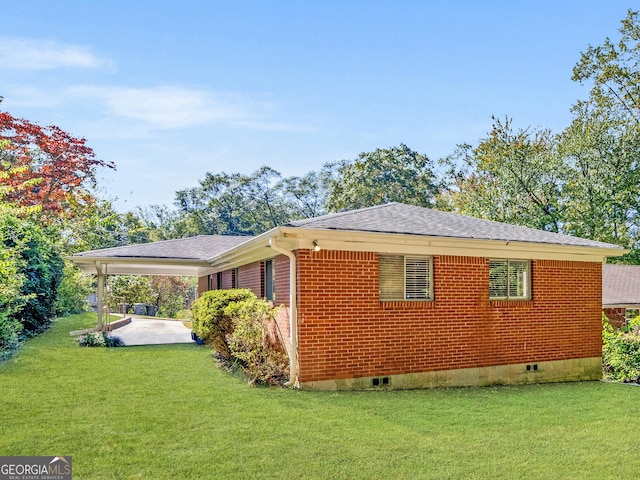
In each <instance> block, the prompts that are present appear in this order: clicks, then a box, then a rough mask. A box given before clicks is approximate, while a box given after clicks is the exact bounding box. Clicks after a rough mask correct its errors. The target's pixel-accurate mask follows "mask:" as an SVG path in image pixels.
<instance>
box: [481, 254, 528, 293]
mask: <svg viewBox="0 0 640 480" xmlns="http://www.w3.org/2000/svg"><path fill="white" fill-rule="evenodd" d="M489 298H490V299H491V300H529V299H531V262H530V261H529V260H506V259H490V260H489Z"/></svg>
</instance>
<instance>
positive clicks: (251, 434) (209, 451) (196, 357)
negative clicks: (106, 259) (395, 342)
mask: <svg viewBox="0 0 640 480" xmlns="http://www.w3.org/2000/svg"><path fill="white" fill-rule="evenodd" d="M94 323H95V316H94V317H92V316H91V315H90V314H86V315H77V316H72V317H67V318H63V319H60V320H59V321H57V322H56V323H55V324H54V326H53V327H52V328H51V329H50V330H49V331H48V332H46V333H45V334H43V335H41V336H40V337H37V338H34V339H32V340H30V341H28V342H27V343H26V344H25V345H24V346H23V348H22V351H21V352H20V353H19V354H18V355H17V356H16V357H14V358H13V359H12V360H10V361H9V362H7V363H6V364H2V365H0V392H1V394H0V395H1V396H0V419H1V422H0V455H72V456H73V470H74V479H83V478H86V479H130V478H131V479H164V478H167V479H169V478H170V479H175V478H179V479H189V478H193V479H202V478H220V479H234V478H238V479H271V478H273V479H278V478H283V479H285V478H286V479H314V478H318V479H342V478H344V479H357V478H363V479H372V478H392V479H404V478H406V479H414V478H425V479H428V478H434V479H446V478H450V479H453V478H465V479H467V478H471V479H474V478H477V479H479V478H490V479H500V478H505V479H517V478H526V479H529V480H531V479H549V478H562V479H572V478H576V479H582V480H583V479H606V478H615V479H624V478H637V476H638V472H639V471H640V458H639V457H638V455H637V453H636V445H637V438H638V431H639V429H640V418H639V417H638V415H637V413H636V409H637V405H638V404H639V403H640V388H638V387H633V386H628V385H618V384H611V383H601V382H587V383H575V384H551V385H531V386H521V387H496V388H460V389H442V390H423V391H418V390H416V391H397V392H391V391H390V392H385V391H381V392H359V393H356V392H345V393H324V392H317V393H310V392H300V391H292V390H284V389H268V388H252V387H249V386H247V385H246V384H245V383H243V381H242V380H241V379H239V378H236V377H232V376H229V375H227V374H225V373H223V372H221V371H220V370H218V369H217V368H216V367H215V366H214V364H213V362H212V360H211V355H210V350H209V349H208V348H206V347H202V346H196V345H161V346H144V347H127V348H116V349H106V348H80V347H77V346H76V345H75V343H74V341H73V339H72V338H70V337H69V336H68V332H69V331H71V330H77V329H80V328H87V327H88V326H91V325H92V324H94Z"/></svg>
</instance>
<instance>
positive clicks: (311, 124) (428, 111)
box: [0, 0, 638, 211]
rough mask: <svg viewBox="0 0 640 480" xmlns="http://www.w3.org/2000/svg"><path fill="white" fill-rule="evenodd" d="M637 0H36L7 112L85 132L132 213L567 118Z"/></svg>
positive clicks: (113, 195) (8, 11) (110, 191)
mask: <svg viewBox="0 0 640 480" xmlns="http://www.w3.org/2000/svg"><path fill="white" fill-rule="evenodd" d="M630 7H633V8H637V7H638V4H637V2H622V1H618V0H609V1H605V0H601V1H593V0H562V1H560V0H555V1H548V0H537V1H518V0H510V1H493V0H486V1H471V0H467V1H462V0H461V1H454V0H450V1H427V0H425V1H395V2H393V1H375V0H373V1H372V0H370V1H316V2H311V1H290V2H285V1H280V2H276V1H272V2H266V1H228V2H218V1H187V0H185V1H162V0H156V1H131V0H127V1H118V0H109V1H99V0H93V1H92V0H77V1H64V0H57V1H55V2H53V1H50V0H47V1H37V0H29V1H25V2H14V3H12V4H11V7H10V8H3V9H2V28H1V29H0V96H3V97H4V101H3V103H2V104H0V108H2V109H3V110H5V111H8V112H10V113H11V114H13V115H15V116H19V117H24V118H27V119H29V120H32V121H35V122H38V123H40V124H42V125H50V124H54V125H57V126H59V127H60V128H62V129H63V130H65V131H67V132H70V133H72V134H74V135H75V136H79V137H85V138H86V139H87V141H88V144H89V146H91V147H92V148H93V149H94V150H95V152H96V155H97V157H98V158H101V159H103V160H108V161H113V162H115V163H116V165H117V171H116V172H101V173H100V174H99V177H100V186H101V192H100V195H101V196H103V197H104V198H109V199H114V200H115V205H116V207H117V208H118V209H119V210H120V211H126V210H132V209H134V208H135V207H136V206H142V207H144V206H147V205H150V204H166V205H172V203H173V200H174V193H175V191H176V190H180V189H184V188H187V187H191V186H195V185H197V182H198V180H199V179H202V178H204V175H205V173H206V172H207V171H209V172H214V173H217V172H227V173H232V172H240V173H245V174H248V173H251V172H253V171H255V170H257V169H258V168H259V167H260V166H262V165H269V166H271V167H273V168H275V169H276V170H278V171H279V172H280V173H282V174H283V175H284V176H294V175H297V176H300V175H304V174H305V173H307V172H309V171H311V170H318V169H320V167H321V166H322V165H323V164H324V163H326V162H330V161H335V160H342V159H353V158H355V157H356V156H357V155H358V153H360V152H365V151H372V150H375V149H376V148H388V147H391V146H394V145H398V144H400V143H405V144H407V145H408V146H409V147H410V148H412V149H413V150H416V151H418V152H420V153H425V154H427V155H428V156H429V157H430V158H432V159H434V160H437V159H438V158H440V157H443V156H446V155H448V154H450V153H452V152H453V151H454V150H455V146H456V145H457V144H460V143H463V142H466V143H471V144H474V143H476V142H477V141H478V140H479V139H480V138H482V137H484V136H485V135H486V133H487V132H488V131H489V130H490V128H491V115H496V116H499V117H504V116H509V117H512V118H513V120H514V124H515V125H516V126H519V127H526V126H529V125H531V126H534V127H535V126H543V127H549V128H552V129H554V130H561V129H562V128H564V127H566V126H567V125H568V124H569V122H570V120H571V114H570V111H569V110H570V107H571V105H572V104H573V103H574V102H575V101H576V100H577V99H578V98H584V97H586V95H587V93H588V88H587V87H586V86H580V85H579V84H575V83H574V82H572V81H571V79H570V77H571V70H572V68H573V66H574V64H575V63H576V62H577V60H578V59H579V57H580V52H581V51H584V50H585V49H586V48H587V46H588V45H589V44H592V45H598V44H600V43H602V41H603V40H604V38H605V37H606V36H610V37H612V38H617V33H618V32H617V30H618V28H619V26H620V20H621V19H622V18H624V17H625V16H626V11H627V9H628V8H630Z"/></svg>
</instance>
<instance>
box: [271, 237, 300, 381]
mask: <svg viewBox="0 0 640 480" xmlns="http://www.w3.org/2000/svg"><path fill="white" fill-rule="evenodd" d="M269 246H270V247H271V248H272V249H274V250H275V251H276V252H278V253H282V254H283V255H286V256H287V257H289V381H288V382H287V383H285V387H297V386H298V307H297V303H298V302H297V298H296V285H297V281H296V256H295V254H294V253H293V252H292V251H291V250H286V249H285V248H283V247H281V246H280V245H278V244H277V243H276V237H275V236H274V237H271V238H269Z"/></svg>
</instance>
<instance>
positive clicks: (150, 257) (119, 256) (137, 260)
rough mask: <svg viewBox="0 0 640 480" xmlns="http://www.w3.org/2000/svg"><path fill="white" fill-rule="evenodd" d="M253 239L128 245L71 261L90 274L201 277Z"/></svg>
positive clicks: (222, 237)
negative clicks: (216, 260)
mask: <svg viewBox="0 0 640 480" xmlns="http://www.w3.org/2000/svg"><path fill="white" fill-rule="evenodd" d="M251 238H253V237H250V236H225V235H198V236H197V237H188V238H180V239H176V240H165V241H161V242H153V243H141V244H136V245H126V246H123V247H112V248H103V249H100V250H90V251H88V252H81V253H76V254H75V255H72V256H71V257H70V260H71V261H72V262H73V263H75V264H76V265H78V267H80V268H81V269H82V270H83V271H85V272H87V273H96V271H97V270H96V269H97V268H98V267H97V264H96V262H99V263H98V265H100V268H102V271H103V273H110V274H138V275H200V274H202V273H203V271H204V270H206V269H208V268H210V265H209V263H208V260H209V259H210V258H212V257H215V256H216V255H219V254H221V253H223V252H225V251H227V250H229V249H231V248H233V247H236V246H238V245H240V244H242V243H244V242H246V241H248V240H250V239H251Z"/></svg>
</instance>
